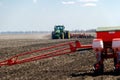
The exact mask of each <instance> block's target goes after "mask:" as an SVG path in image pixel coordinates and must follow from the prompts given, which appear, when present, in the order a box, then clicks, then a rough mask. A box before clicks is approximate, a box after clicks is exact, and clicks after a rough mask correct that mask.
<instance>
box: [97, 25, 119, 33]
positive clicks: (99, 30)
mask: <svg viewBox="0 0 120 80" xmlns="http://www.w3.org/2000/svg"><path fill="white" fill-rule="evenodd" d="M96 31H97V32H101V31H120V26H117V27H98V28H97V29H96Z"/></svg>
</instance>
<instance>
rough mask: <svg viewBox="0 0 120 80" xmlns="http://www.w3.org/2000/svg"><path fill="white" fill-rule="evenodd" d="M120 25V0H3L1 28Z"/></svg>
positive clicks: (40, 28)
mask: <svg viewBox="0 0 120 80" xmlns="http://www.w3.org/2000/svg"><path fill="white" fill-rule="evenodd" d="M59 24H62V25H65V27H66V29H67V30H77V29H79V30H81V29H84V30H86V29H96V28H97V27H105V26H120V0H0V32H2V31H51V30H53V27H54V25H59Z"/></svg>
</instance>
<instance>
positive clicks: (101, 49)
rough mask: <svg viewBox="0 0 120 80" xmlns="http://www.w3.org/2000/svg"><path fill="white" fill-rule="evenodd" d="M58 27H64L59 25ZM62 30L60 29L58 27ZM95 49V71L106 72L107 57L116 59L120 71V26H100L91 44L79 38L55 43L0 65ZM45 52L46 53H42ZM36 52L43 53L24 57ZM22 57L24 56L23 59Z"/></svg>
mask: <svg viewBox="0 0 120 80" xmlns="http://www.w3.org/2000/svg"><path fill="white" fill-rule="evenodd" d="M56 28H62V30H64V27H63V26H62V27H60V26H57V27H55V29H56ZM57 30H60V29H57ZM90 49H93V51H94V52H95V55H96V63H95V64H94V66H93V67H94V69H93V71H94V73H95V74H101V73H103V72H104V61H105V59H110V58H112V59H113V60H114V72H115V73H120V27H100V28H97V29H96V38H95V39H93V42H92V43H91V44H87V45H82V44H81V43H80V42H79V41H78V40H77V41H71V42H66V43H60V44H55V45H53V46H49V47H45V48H41V49H38V50H33V51H28V52H24V53H21V54H17V55H15V56H13V57H11V58H9V59H7V60H4V61H1V62H0V66H4V65H9V66H11V65H15V64H21V63H25V62H31V61H35V60H41V59H46V58H51V57H55V56H60V55H65V54H70V53H74V52H76V51H81V50H82V51H83V50H90ZM42 52H44V53H42ZM36 53H42V54H39V55H35V56H32V57H27V58H25V57H23V56H25V55H31V54H36ZM20 57H23V59H21V58H20Z"/></svg>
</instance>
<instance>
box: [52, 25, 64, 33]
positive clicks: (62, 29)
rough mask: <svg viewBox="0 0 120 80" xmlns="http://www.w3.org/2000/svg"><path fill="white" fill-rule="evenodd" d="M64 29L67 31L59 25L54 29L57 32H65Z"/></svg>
mask: <svg viewBox="0 0 120 80" xmlns="http://www.w3.org/2000/svg"><path fill="white" fill-rule="evenodd" d="M64 29H65V27H64V26H62V25H58V26H55V27H54V30H55V31H57V30H60V31H61V32H63V31H64Z"/></svg>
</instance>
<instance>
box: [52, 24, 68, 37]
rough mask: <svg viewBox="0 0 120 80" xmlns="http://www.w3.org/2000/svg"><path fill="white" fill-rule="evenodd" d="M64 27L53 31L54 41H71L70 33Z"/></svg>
mask: <svg viewBox="0 0 120 80" xmlns="http://www.w3.org/2000/svg"><path fill="white" fill-rule="evenodd" d="M64 29H65V27H64V26H63V25H56V26H54V31H52V39H70V32H69V31H65V30H64Z"/></svg>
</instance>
